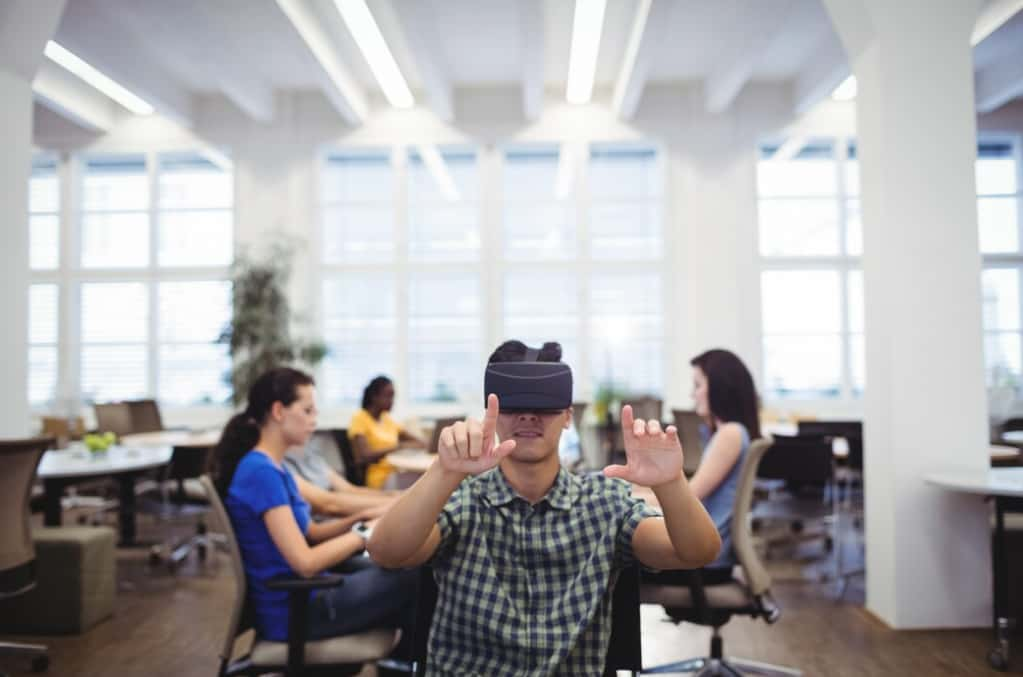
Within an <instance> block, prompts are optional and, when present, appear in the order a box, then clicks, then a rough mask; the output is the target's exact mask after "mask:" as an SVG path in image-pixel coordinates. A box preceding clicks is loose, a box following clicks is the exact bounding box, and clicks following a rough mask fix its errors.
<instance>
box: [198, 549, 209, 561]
mask: <svg viewBox="0 0 1023 677" xmlns="http://www.w3.org/2000/svg"><path fill="white" fill-rule="evenodd" d="M206 551H207V548H206V546H205V545H200V546H197V547H196V552H197V553H198V555H199V561H200V562H205V561H206V554H207V552H206Z"/></svg>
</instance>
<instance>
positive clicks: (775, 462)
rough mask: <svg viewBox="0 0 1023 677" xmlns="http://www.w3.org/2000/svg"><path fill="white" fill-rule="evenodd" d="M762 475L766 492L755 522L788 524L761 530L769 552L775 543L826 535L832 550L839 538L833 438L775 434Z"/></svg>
mask: <svg viewBox="0 0 1023 677" xmlns="http://www.w3.org/2000/svg"><path fill="white" fill-rule="evenodd" d="M757 476H758V478H759V479H760V480H761V482H760V483H759V484H760V486H761V487H763V488H765V489H766V490H767V495H766V498H764V499H763V500H761V501H758V502H757V505H756V507H755V508H754V509H753V520H754V522H755V523H756V524H757V525H759V526H760V527H767V526H771V525H780V526H783V527H785V530H784V531H783V532H780V533H778V532H774V533H768V532H767V531H766V530H765V532H764V533H762V534H761V541H762V542H763V543H764V545H765V546H766V551H765V554H766V555H770V551H771V548H772V547H773V546H776V545H779V544H784V543H799V542H804V541H811V540H822V541H823V543H824V549H825V550H826V551H828V552H831V551H832V549H833V548H834V546H835V545H836V543H840V541H839V539H837V533H836V525H837V520H838V492H837V491H835V461H834V454H833V452H832V447H831V438H829V437H824V436H819V435H812V436H796V437H788V436H784V435H776V436H774V444H773V445H772V446H771V449H770V451H768V452H766V455H765V456H764V458H763V460H762V461H761V463H760V467H759V470H758V475H757Z"/></svg>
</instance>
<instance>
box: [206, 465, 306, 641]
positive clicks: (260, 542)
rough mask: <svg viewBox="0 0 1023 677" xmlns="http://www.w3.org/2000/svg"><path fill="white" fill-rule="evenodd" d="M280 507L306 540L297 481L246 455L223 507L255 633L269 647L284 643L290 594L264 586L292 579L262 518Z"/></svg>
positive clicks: (282, 470)
mask: <svg viewBox="0 0 1023 677" xmlns="http://www.w3.org/2000/svg"><path fill="white" fill-rule="evenodd" d="M279 505H290V506H291V512H292V513H293V514H294V515H295V521H296V522H298V528H299V531H301V532H302V533H303V534H304V533H305V532H306V529H307V528H308V527H309V504H308V503H306V502H305V501H304V500H303V499H302V496H301V495H299V493H298V486H296V485H295V480H294V479H293V478H292V477H291V475H290V474H289V473H288V471H287V470H285V469H284V468H282V467H280V466H278V465H277V464H276V463H274V461H273V459H271V458H270V457H269V456H267V455H266V454H264V453H261V452H258V451H255V450H253V451H250V452H249V453H247V454H245V456H243V457H242V460H241V462H240V463H239V464H238V469H237V470H235V473H234V477H233V478H232V479H231V486H230V488H229V489H228V491H227V500H226V501H225V507H226V508H227V512H228V514H229V515H230V516H231V524H232V525H233V526H234V533H235V537H236V538H237V539H238V547H239V548H241V552H242V562H243V563H244V565H245V574H246V576H247V577H248V586H249V596H250V598H251V600H252V604H253V608H254V610H255V612H256V629H257V630H258V631H259V634H260V635H261V636H262V637H265V638H266V639H269V640H273V641H285V640H286V639H287V638H288V593H287V592H286V591H283V590H268V589H267V587H266V581H268V580H270V579H271V578H281V577H293V576H295V572H294V571H292V569H291V566H290V565H289V564H288V562H287V560H285V559H284V556H283V555H282V554H281V551H280V550H278V549H277V546H276V545H275V544H274V542H273V539H272V538H271V537H270V532H269V531H268V530H267V528H266V523H265V522H264V521H263V513H265V512H266V511H267V510H270V509H271V508H276V507H277V506H279Z"/></svg>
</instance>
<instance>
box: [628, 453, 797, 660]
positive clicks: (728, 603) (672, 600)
mask: <svg viewBox="0 0 1023 677" xmlns="http://www.w3.org/2000/svg"><path fill="white" fill-rule="evenodd" d="M771 444H772V440H771V439H770V438H767V439H757V440H754V441H753V443H752V444H751V445H750V447H749V451H748V452H747V454H746V460H745V461H743V464H742V469H741V471H740V475H739V488H738V491H737V492H736V494H735V504H734V507H733V510H732V547H733V549H734V551H735V555H736V558H737V559H738V560H739V566H740V567H741V569H742V578H741V579H740V578H734V577H733V578H732V580H730V581H727V582H723V583H715V584H701V583H699V582H695V583H689V582H687V583H685V584H678V583H672V582H671V574H672V572H664V573H663V574H644V575H643V581H642V584H641V586H640V600H641V601H642V603H643V604H658V605H660V606H663V607H664V610H665V611H666V612H667V613H668V616H669V618H670V619H671V620H672V621H673V622H675V623H681V622H682V621H688V622H690V623H696V624H698V625H709V626H710V627H711V628H713V635H712V636H711V639H710V655H709V656H705V657H701V658H692V659H689V660H685V661H681V662H678V663H672V664H670V665H661V666H657V667H653V668H644V670H643V673H644V674H647V673H650V674H663V673H672V672H695V673H696V675H697V677H712V676H714V677H717V676H719V675H720V676H723V677H739V676H741V675H742V674H743V673H742V671H744V670H745V671H750V672H752V673H754V674H758V675H768V676H776V677H793V676H798V675H801V674H802V673H801V672H800V671H798V670H793V669H791V668H784V667H780V666H776V665H768V664H766V663H760V662H756V661H750V660H745V659H739V658H731V657H728V658H726V657H725V655H724V641H723V640H722V637H721V632H720V630H721V627H722V626H724V625H725V624H726V623H727V622H728V621H729V620H730V619H731V617H732V616H736V615H742V616H751V617H753V618H762V619H764V621H766V622H767V623H771V624H773V623H776V622H777V621H778V619H779V618H780V617H781V609H780V608H779V607H778V605H777V604H775V602H774V600H773V599H772V598H771V590H770V588H771V576H770V574H768V573H767V569H765V568H764V565H763V563H762V562H761V561H760V558H759V557H758V556H757V552H756V550H755V548H754V547H753V533H752V531H751V530H750V527H749V516H750V506H751V504H752V502H753V490H754V485H755V483H756V478H757V467H758V466H759V465H760V461H761V459H762V458H763V457H764V454H765V452H767V450H768V449H769V448H770V447H771Z"/></svg>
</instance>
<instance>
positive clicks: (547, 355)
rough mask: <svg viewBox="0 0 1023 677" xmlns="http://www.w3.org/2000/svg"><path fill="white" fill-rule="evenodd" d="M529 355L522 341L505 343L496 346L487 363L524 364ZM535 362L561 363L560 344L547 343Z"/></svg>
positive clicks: (527, 347) (554, 342)
mask: <svg viewBox="0 0 1023 677" xmlns="http://www.w3.org/2000/svg"><path fill="white" fill-rule="evenodd" d="M528 354H529V346H527V345H526V344H525V343H523V342H522V341H515V340H512V341H505V342H504V343H502V344H501V345H499V346H497V349H496V350H495V351H494V352H493V353H491V354H490V359H489V360H487V362H488V363H490V364H493V363H495V362H525V361H526V356H527V355H528ZM536 361H537V362H561V344H560V343H558V342H557V341H548V342H546V343H544V344H543V347H542V348H540V351H539V353H538V354H537V356H536Z"/></svg>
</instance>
